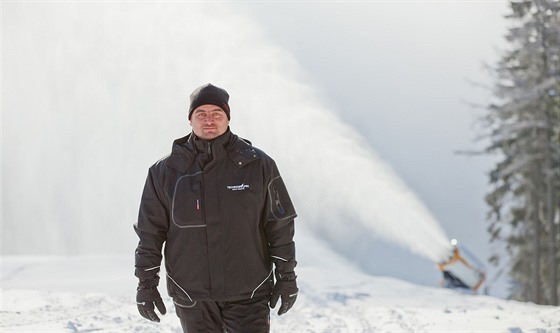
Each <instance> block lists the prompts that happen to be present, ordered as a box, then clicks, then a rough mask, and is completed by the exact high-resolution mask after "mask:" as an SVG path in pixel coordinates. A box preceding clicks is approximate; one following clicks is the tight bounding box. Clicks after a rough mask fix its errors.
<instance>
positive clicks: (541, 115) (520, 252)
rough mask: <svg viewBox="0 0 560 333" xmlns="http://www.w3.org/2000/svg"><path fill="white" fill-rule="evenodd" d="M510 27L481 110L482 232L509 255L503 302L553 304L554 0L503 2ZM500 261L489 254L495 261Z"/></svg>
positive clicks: (557, 119)
mask: <svg viewBox="0 0 560 333" xmlns="http://www.w3.org/2000/svg"><path fill="white" fill-rule="evenodd" d="M510 5H511V14H510V15H509V16H508V17H507V18H508V19H509V20H510V21H511V22H512V24H513V27H512V28H510V29H509V31H508V34H507V36H506V38H507V41H508V43H509V46H510V47H509V50H508V51H506V52H505V54H504V55H503V57H502V58H501V60H500V61H499V63H498V64H497V66H496V68H495V70H494V73H495V75H496V83H495V85H494V90H493V92H494V96H495V97H496V101H497V102H496V103H492V104H491V105H489V106H488V107H487V111H488V112H487V115H486V117H485V119H484V120H485V124H486V125H487V128H488V134H489V136H490V142H491V143H490V144H489V145H488V147H487V148H486V152H487V153H489V154H499V156H500V158H501V160H500V161H499V163H497V164H496V166H495V167H494V168H493V169H492V170H491V172H490V182H491V184H493V190H492V191H491V192H490V193H489V194H488V195H487V196H486V201H487V203H488V204H489V206H490V207H491V210H490V212H489V214H488V215H489V222H490V224H489V227H488V231H489V232H490V234H491V239H492V241H496V240H501V241H504V242H505V243H506V247H507V249H508V252H509V254H510V255H511V267H510V272H509V273H510V276H511V278H512V280H513V282H514V283H513V288H512V290H511V297H512V298H515V299H519V300H528V301H533V302H535V303H540V304H554V305H558V289H559V288H558V287H559V278H558V276H559V272H558V266H559V265H558V262H559V260H560V245H559V243H560V235H559V230H560V228H559V227H558V225H559V219H560V195H559V194H560V45H559V44H560V24H559V22H560V20H559V13H560V1H559V0H555V1H550V0H549V1H546V0H521V1H510ZM499 259H500V258H499V257H498V256H493V257H492V258H491V261H493V262H495V263H497V262H498V260H499Z"/></svg>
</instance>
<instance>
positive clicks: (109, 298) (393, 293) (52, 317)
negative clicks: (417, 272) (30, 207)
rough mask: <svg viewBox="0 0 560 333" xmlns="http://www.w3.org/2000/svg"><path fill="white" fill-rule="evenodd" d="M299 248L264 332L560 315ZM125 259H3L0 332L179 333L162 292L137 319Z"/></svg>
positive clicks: (524, 322)
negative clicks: (289, 298) (157, 305)
mask: <svg viewBox="0 0 560 333" xmlns="http://www.w3.org/2000/svg"><path fill="white" fill-rule="evenodd" d="M297 242H298V252H299V265H298V268H297V273H298V281H299V287H300V293H299V296H298V300H297V302H296V305H295V306H294V307H293V308H292V309H291V310H290V312H288V313H287V314H286V315H284V316H281V317H279V316H277V315H276V313H275V312H274V310H273V312H272V318H271V332H511V333H513V332H538V333H545V332H551V333H552V332H560V307H552V306H542V305H535V304H531V303H522V302H517V301H508V300H503V299H499V298H495V297H491V296H483V295H465V294H461V293H459V292H456V291H454V290H449V289H443V288H435V287H426V286H419V285H415V284H412V283H409V282H405V281H402V280H398V279H395V278H388V277H379V276H371V275H367V274H364V273H362V272H360V271H359V270H358V269H357V268H356V267H354V265H352V264H351V263H350V262H348V261H347V260H345V259H343V258H342V257H340V256H339V255H338V254H336V253H335V252H332V251H331V250H330V249H329V248H328V247H327V245H326V244H325V243H324V242H321V241H319V240H318V239H316V238H314V237H312V236H311V234H310V233H309V232H307V231H306V230H303V229H302V230H301V231H299V232H298V235H297ZM133 260H134V259H133V255H130V256H118V255H107V256H99V255H98V256H76V257H64V256H61V257H53V256H3V257H2V277H1V279H2V289H1V293H2V310H1V315H2V316H1V325H0V327H1V331H2V332H181V329H180V325H179V320H178V319H177V318H176V316H175V311H174V308H173V306H172V302H171V299H170V298H169V297H167V296H166V290H165V287H164V284H162V286H160V292H161V293H162V295H164V301H165V303H166V306H167V310H168V312H167V314H166V315H164V316H161V319H162V321H161V322H160V323H152V322H149V321H147V320H145V319H144V318H142V317H141V316H140V315H139V314H138V313H137V310H136V305H135V302H134V297H135V286H136V278H135V277H134V276H133V265H134V264H133ZM411 274H413V272H411Z"/></svg>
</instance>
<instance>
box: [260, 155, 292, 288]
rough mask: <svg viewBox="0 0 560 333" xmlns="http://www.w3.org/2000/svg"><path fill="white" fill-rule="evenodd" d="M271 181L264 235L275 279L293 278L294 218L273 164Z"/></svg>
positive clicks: (267, 197)
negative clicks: (288, 276)
mask: <svg viewBox="0 0 560 333" xmlns="http://www.w3.org/2000/svg"><path fill="white" fill-rule="evenodd" d="M270 176H271V177H270V178H269V179H270V180H269V182H268V186H267V195H266V199H267V203H266V207H265V209H266V215H267V220H266V223H265V226H264V232H265V235H266V239H267V242H268V252H269V254H270V257H271V260H272V262H274V264H275V266H276V275H277V276H279V277H282V276H283V275H287V274H290V275H293V274H294V273H293V272H294V268H295V266H296V249H295V243H294V240H293V238H294V233H295V227H294V219H295V218H296V216H297V214H296V211H295V208H294V206H293V204H292V201H291V199H290V196H289V195H288V190H287V189H286V186H285V184H284V181H283V180H282V177H281V176H280V173H279V172H278V169H277V167H276V164H275V163H274V162H273V163H272V164H271V166H270Z"/></svg>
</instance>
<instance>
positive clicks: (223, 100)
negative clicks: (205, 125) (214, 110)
mask: <svg viewBox="0 0 560 333" xmlns="http://www.w3.org/2000/svg"><path fill="white" fill-rule="evenodd" d="M228 101H229V95H228V93H227V91H225V90H224V89H222V88H218V87H216V86H214V85H212V84H210V83H208V84H205V85H203V86H200V87H198V88H196V89H195V90H194V91H193V92H192V94H191V105H190V107H189V120H190V119H191V116H192V113H193V111H194V110H195V109H196V108H197V107H199V106H201V105H204V104H212V105H216V106H219V107H221V108H222V110H224V112H225V113H226V115H227V118H228V120H229V119H230V117H229V105H228Z"/></svg>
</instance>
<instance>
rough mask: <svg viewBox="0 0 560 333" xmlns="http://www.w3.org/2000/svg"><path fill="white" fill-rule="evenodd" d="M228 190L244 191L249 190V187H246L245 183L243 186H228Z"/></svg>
mask: <svg viewBox="0 0 560 333" xmlns="http://www.w3.org/2000/svg"><path fill="white" fill-rule="evenodd" d="M226 188H227V189H228V190H232V191H244V190H245V189H248V188H249V185H246V184H245V183H243V184H241V185H228V186H226Z"/></svg>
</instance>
